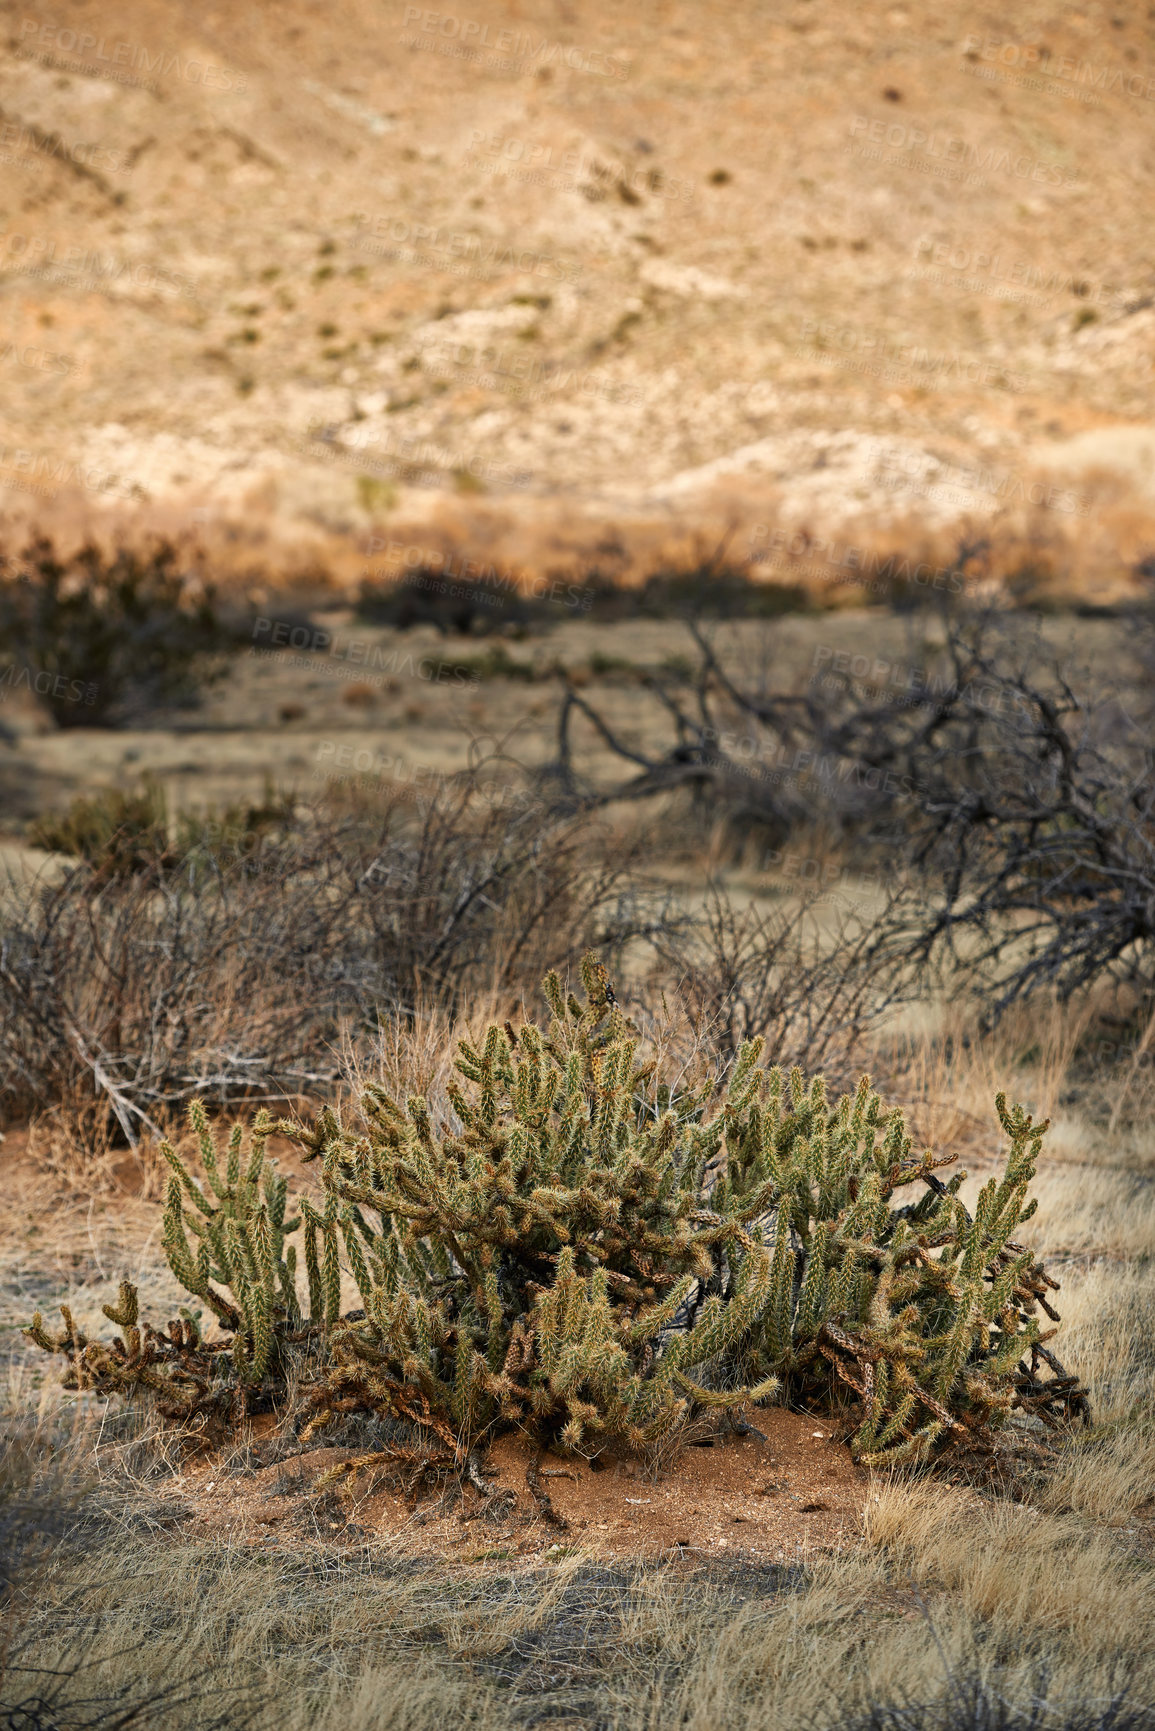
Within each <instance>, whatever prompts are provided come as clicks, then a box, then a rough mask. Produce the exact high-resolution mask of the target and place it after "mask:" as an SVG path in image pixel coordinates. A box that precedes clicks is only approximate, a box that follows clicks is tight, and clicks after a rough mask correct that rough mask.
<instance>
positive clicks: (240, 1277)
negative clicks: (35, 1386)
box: [25, 1100, 301, 1421]
mask: <svg viewBox="0 0 1155 1731" xmlns="http://www.w3.org/2000/svg"><path fill="white" fill-rule="evenodd" d="M189 1121H190V1123H191V1125H192V1128H193V1129H194V1130H195V1131H196V1134H197V1140H198V1143H199V1147H200V1154H201V1159H202V1162H203V1164H204V1169H205V1174H206V1177H207V1179H208V1189H209V1192H210V1193H211V1194H209V1193H206V1192H205V1191H204V1190H203V1189H202V1188H201V1186H200V1185H199V1184H198V1183H197V1182H196V1181H195V1179H194V1178H193V1177H192V1176H191V1174H190V1173H189V1171H188V1168H187V1167H186V1166H185V1164H184V1162H183V1161H182V1160H181V1158H180V1156H179V1155H178V1154H177V1153H176V1151H175V1149H174V1148H173V1147H172V1146H171V1145H170V1144H169V1143H168V1142H162V1143H161V1153H162V1154H163V1155H164V1157H165V1159H166V1160H167V1161H168V1164H169V1166H170V1167H171V1169H172V1176H171V1177H170V1179H169V1183H168V1195H167V1199H166V1203H165V1210H164V1220H163V1225H162V1230H161V1241H162V1243H163V1245H164V1250H165V1255H166V1257H167V1259H168V1265H169V1267H170V1268H171V1269H172V1272H173V1274H174V1275H175V1276H176V1278H177V1279H178V1280H179V1281H180V1283H181V1285H182V1286H183V1287H184V1288H185V1289H186V1291H188V1292H189V1293H191V1294H192V1295H193V1296H194V1297H196V1298H199V1299H201V1300H202V1301H203V1303H204V1304H206V1305H207V1306H208V1308H209V1310H210V1311H211V1312H212V1313H213V1315H214V1316H215V1317H216V1319H217V1321H218V1322H219V1324H220V1325H221V1327H222V1328H223V1329H224V1330H225V1332H226V1334H227V1335H231V1337H232V1339H231V1341H230V1340H228V1339H225V1340H220V1339H217V1340H215V1341H206V1340H205V1339H204V1336H203V1334H202V1330H201V1319H202V1316H203V1314H204V1313H203V1311H201V1310H197V1311H193V1310H190V1309H188V1308H187V1307H186V1306H183V1305H182V1306H181V1308H180V1312H179V1315H178V1317H176V1318H174V1320H173V1321H171V1322H170V1323H169V1325H168V1329H167V1332H165V1333H159V1332H158V1331H157V1330H156V1329H154V1328H152V1327H151V1326H150V1325H149V1324H148V1323H141V1321H140V1316H139V1304H138V1297H137V1291H136V1288H135V1287H134V1286H133V1285H132V1283H131V1282H130V1281H124V1282H123V1283H122V1285H121V1288H120V1301H119V1303H118V1304H116V1305H109V1304H106V1305H105V1306H104V1313H105V1315H106V1316H107V1317H108V1319H109V1320H110V1321H111V1322H115V1323H116V1324H118V1326H119V1327H120V1330H121V1339H120V1340H116V1341H113V1342H112V1343H111V1344H106V1343H105V1342H103V1341H89V1340H88V1339H86V1337H85V1336H84V1335H83V1334H82V1333H81V1331H80V1330H79V1329H78V1328H77V1326H76V1324H75V1322H74V1321H73V1318H72V1313H71V1311H70V1310H69V1308H68V1306H67V1305H62V1306H61V1314H62V1315H63V1317H64V1323H65V1329H64V1333H63V1334H61V1335H59V1336H54V1335H51V1334H49V1333H48V1332H47V1330H46V1329H45V1327H44V1323H43V1319H42V1318H41V1316H40V1314H39V1312H38V1313H37V1315H36V1316H35V1317H34V1318H33V1321H32V1326H31V1327H30V1328H28V1329H26V1330H25V1333H26V1334H27V1335H28V1336H29V1338H30V1339H32V1340H34V1341H35V1342H36V1343H37V1345H38V1346H41V1347H43V1348H44V1349H45V1351H48V1352H60V1353H64V1354H66V1355H67V1357H68V1358H69V1360H70V1364H69V1369H68V1371H67V1372H66V1374H65V1386H66V1387H72V1388H80V1389H94V1390H96V1391H97V1392H99V1393H103V1394H109V1393H118V1394H126V1395H127V1394H132V1393H133V1392H135V1391H137V1390H141V1389H144V1390H148V1391H149V1392H150V1393H151V1394H152V1395H153V1396H154V1397H155V1398H156V1401H157V1405H158V1407H159V1409H160V1411H161V1412H162V1413H163V1414H164V1415H165V1416H166V1417H169V1418H173V1419H187V1418H190V1417H192V1416H193V1415H194V1414H202V1415H208V1416H212V1417H215V1418H217V1419H219V1418H222V1417H225V1416H229V1417H231V1418H232V1419H233V1420H234V1421H236V1420H239V1419H240V1418H241V1417H243V1415H244V1413H245V1412H246V1410H247V1405H248V1401H249V1399H250V1397H251V1395H252V1393H253V1392H254V1391H255V1390H257V1389H259V1388H261V1387H262V1385H267V1384H268V1383H269V1382H270V1380H273V1381H275V1380H276V1379H278V1378H279V1377H280V1376H281V1375H282V1374H283V1372H284V1369H285V1365H284V1362H283V1361H284V1346H285V1343H286V1341H287V1340H288V1339H290V1338H292V1337H293V1336H294V1333H295V1332H296V1331H299V1330H300V1327H301V1314H300V1306H299V1304H298V1301H297V1292H296V1281H295V1274H296V1252H295V1249H294V1247H293V1246H292V1245H288V1246H287V1247H286V1245H285V1238H286V1235H287V1234H288V1233H290V1232H293V1231H295V1230H296V1228H297V1227H298V1226H299V1224H300V1222H299V1221H298V1220H295V1219H294V1220H286V1219H285V1211H286V1203H287V1198H288V1186H287V1183H286V1181H285V1179H284V1178H279V1177H277V1176H276V1175H275V1173H273V1172H272V1171H271V1170H270V1169H269V1168H268V1167H267V1166H266V1164H265V1144H266V1143H267V1141H268V1138H269V1134H270V1131H271V1129H272V1123H271V1121H270V1119H269V1116H268V1114H267V1113H266V1112H261V1113H258V1115H257V1117H256V1119H255V1121H254V1123H253V1128H252V1136H251V1146H250V1151H249V1156H248V1159H247V1161H244V1162H242V1150H243V1143H244V1132H243V1130H242V1128H241V1126H240V1125H239V1124H238V1125H237V1126H236V1127H235V1128H234V1130H233V1133H232V1136H231V1137H230V1140H229V1144H228V1149H227V1152H226V1155H225V1169H224V1172H223V1173H222V1171H221V1167H220V1162H219V1159H218V1154H217V1149H216V1146H215V1144H214V1142H213V1138H212V1134H211V1132H210V1130H209V1126H208V1119H207V1117H206V1115H205V1110H204V1107H203V1105H202V1104H201V1102H200V1101H199V1100H197V1101H194V1102H193V1104H192V1105H191V1106H190V1108H189ZM242 1166H243V1170H242ZM186 1198H187V1199H188V1201H190V1202H191V1204H192V1208H191V1210H186V1207H185V1200H186ZM188 1232H191V1233H192V1234H193V1237H194V1238H196V1239H197V1240H199V1242H198V1244H197V1248H196V1250H195V1251H194V1250H193V1249H192V1247H191V1245H190V1243H189V1239H188ZM214 1281H215V1282H217V1283H218V1285H222V1286H224V1287H225V1288H226V1289H227V1296H226V1294H225V1293H222V1292H220V1291H218V1290H217V1288H216V1287H215V1286H214V1285H213V1284H212V1283H213V1282H214Z"/></svg>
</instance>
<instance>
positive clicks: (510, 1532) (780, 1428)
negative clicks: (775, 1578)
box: [165, 1409, 869, 1561]
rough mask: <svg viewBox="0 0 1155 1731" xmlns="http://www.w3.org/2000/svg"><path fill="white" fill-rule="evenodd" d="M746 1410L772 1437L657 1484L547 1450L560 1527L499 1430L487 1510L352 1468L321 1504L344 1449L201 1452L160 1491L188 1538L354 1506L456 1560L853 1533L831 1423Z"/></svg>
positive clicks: (409, 1540)
mask: <svg viewBox="0 0 1155 1731" xmlns="http://www.w3.org/2000/svg"><path fill="white" fill-rule="evenodd" d="M751 1418H752V1420H753V1421H754V1422H755V1423H756V1424H757V1427H758V1429H759V1430H761V1431H762V1432H763V1433H764V1439H763V1438H759V1437H755V1436H750V1437H736V1436H731V1437H727V1438H726V1439H724V1440H716V1441H714V1442H713V1443H711V1444H710V1446H707V1447H699V1446H690V1447H688V1448H686V1449H684V1450H683V1452H682V1454H681V1455H680V1457H679V1458H678V1459H677V1461H676V1462H675V1463H674V1465H673V1466H672V1467H671V1468H670V1469H668V1470H667V1471H665V1472H663V1473H661V1474H660V1475H659V1476H658V1477H657V1479H656V1480H653V1479H651V1478H650V1477H648V1476H646V1475H645V1474H644V1473H643V1471H642V1469H641V1468H640V1467H637V1466H635V1465H634V1464H632V1463H628V1462H625V1461H620V1460H613V1459H610V1460H605V1461H602V1462H599V1463H598V1470H597V1471H594V1470H593V1469H592V1468H591V1466H590V1465H589V1464H588V1463H587V1462H585V1461H584V1460H581V1459H574V1458H571V1457H562V1456H557V1457H554V1456H553V1455H547V1456H546V1458H545V1460H544V1462H543V1476H544V1481H545V1486H546V1489H547V1491H548V1494H549V1497H550V1499H551V1501H552V1503H553V1505H554V1508H555V1509H556V1511H557V1513H558V1514H559V1515H560V1516H561V1517H562V1518H563V1519H564V1520H565V1522H566V1523H567V1528H566V1529H565V1530H562V1529H560V1528H558V1527H557V1526H555V1525H552V1524H551V1523H549V1522H548V1521H547V1520H545V1519H543V1518H542V1517H541V1516H540V1514H539V1513H538V1511H537V1507H536V1504H535V1503H534V1501H533V1499H532V1497H531V1496H530V1494H529V1492H528V1490H527V1488H526V1482H525V1469H526V1466H527V1464H528V1463H529V1461H530V1458H531V1456H530V1451H529V1449H528V1446H527V1445H526V1444H525V1443H524V1442H523V1441H522V1440H521V1439H520V1438H517V1437H504V1438H502V1439H500V1440H499V1441H498V1443H497V1444H495V1446H494V1448H493V1450H492V1451H491V1453H490V1455H489V1457H488V1461H487V1465H486V1472H487V1474H488V1476H489V1477H490V1479H491V1481H492V1482H493V1483H494V1485H495V1486H496V1488H497V1491H498V1492H499V1493H505V1492H508V1493H511V1494H510V1495H509V1496H508V1497H506V1496H504V1495H501V1496H499V1497H498V1499H496V1506H495V1510H494V1512H493V1513H491V1514H489V1515H487V1516H485V1518H481V1509H482V1503H481V1499H480V1497H479V1496H478V1494H477V1492H476V1491H474V1490H473V1489H472V1488H471V1487H470V1488H467V1490H466V1492H465V1493H464V1496H463V1497H459V1496H458V1495H457V1494H456V1493H453V1494H449V1495H447V1496H445V1497H444V1498H442V1499H441V1500H440V1503H439V1502H438V1501H434V1500H431V1499H425V1500H424V1501H422V1502H420V1503H418V1505H417V1506H416V1508H414V1507H413V1506H412V1505H411V1504H410V1503H409V1502H408V1501H407V1500H406V1498H405V1496H404V1495H403V1493H402V1492H401V1491H400V1490H398V1489H390V1488H387V1487H385V1486H383V1485H381V1484H380V1483H374V1479H375V1478H376V1477H377V1475H374V1474H370V1473H362V1474H360V1475H359V1476H358V1475H353V1476H352V1477H351V1478H350V1480H349V1482H348V1486H347V1489H346V1492H345V1498H344V1500H343V1503H342V1504H341V1505H337V1504H336V1503H335V1502H334V1501H333V1500H332V1499H329V1500H328V1501H327V1502H326V1501H324V1500H321V1501H319V1500H318V1497H317V1486H318V1481H319V1480H321V1479H322V1478H323V1476H324V1475H325V1474H326V1473H330V1474H333V1473H335V1470H336V1469H338V1468H341V1467H343V1466H344V1465H345V1464H346V1463H350V1462H354V1461H355V1460H356V1455H355V1454H354V1453H351V1452H350V1451H349V1450H347V1449H337V1448H314V1449H311V1450H308V1451H307V1452H306V1453H304V1454H302V1455H299V1456H296V1457H293V1458H292V1459H290V1460H289V1461H287V1462H283V1463H281V1464H280V1465H278V1466H270V1467H265V1468H264V1469H262V1470H259V1471H258V1472H257V1473H256V1474H255V1475H253V1476H251V1477H240V1478H238V1477H230V1476H226V1475H225V1474H224V1473H223V1470H222V1466H221V1463H220V1462H219V1461H214V1460H211V1459H209V1460H202V1461H198V1462H196V1463H195V1464H190V1465H188V1466H186V1468H185V1470H184V1474H183V1476H182V1477H181V1478H180V1479H178V1480H175V1481H173V1483H172V1484H171V1486H170V1487H169V1488H168V1489H167V1490H166V1492H165V1494H166V1495H171V1497H172V1498H174V1499H175V1500H177V1501H179V1503H180V1504H181V1505H182V1506H183V1507H184V1508H185V1509H187V1510H188V1511H189V1513H188V1516H187V1519H188V1526H187V1528H186V1530H187V1531H188V1532H189V1533H190V1535H192V1534H195V1533H202V1534H208V1533H212V1534H215V1535H218V1536H227V1537H228V1538H230V1539H235V1540H238V1541H241V1542H245V1541H248V1542H250V1543H251V1542H257V1541H263V1540H267V1541H269V1542H273V1543H279V1542H282V1541H284V1542H291V1541H292V1539H293V1538H294V1537H300V1536H302V1535H304V1534H305V1533H315V1532H317V1531H318V1530H320V1531H321V1532H322V1533H326V1532H330V1533H331V1534H332V1535H333V1536H337V1535H338V1534H340V1533H341V1531H342V1529H343V1528H344V1524H345V1519H346V1516H348V1518H350V1519H351V1520H352V1521H353V1523H354V1526H355V1533H354V1536H360V1537H362V1538H369V1537H372V1538H374V1539H401V1538H404V1540H405V1543H406V1546H407V1548H411V1549H412V1548H415V1549H416V1550H417V1551H419V1552H430V1553H433V1554H436V1555H440V1556H444V1557H445V1558H447V1559H453V1560H458V1561H467V1560H474V1561H476V1560H478V1559H479V1558H480V1557H482V1556H484V1557H487V1558H491V1557H499V1556H501V1555H503V1554H504V1555H510V1556H513V1555H529V1554H533V1553H540V1552H543V1551H548V1550H550V1549H551V1548H552V1549H553V1550H555V1551H556V1549H557V1548H558V1547H561V1548H563V1549H569V1548H575V1547H577V1548H580V1549H581V1550H582V1551H588V1552H589V1553H591V1554H592V1555H594V1556H598V1557H603V1558H604V1557H626V1556H640V1555H648V1556H654V1555H666V1556H677V1555H679V1554H681V1555H685V1556H694V1555H697V1556H712V1557H717V1556H718V1555H719V1554H721V1553H725V1554H726V1555H727V1556H730V1557H734V1556H746V1557H750V1558H756V1559H759V1560H763V1561H773V1560H781V1559H784V1558H796V1557H800V1556H803V1555H805V1554H806V1553H807V1552H810V1551H813V1550H815V1549H818V1548H824V1547H828V1546H830V1545H837V1544H842V1543H847V1542H850V1541H852V1540H853V1539H855V1538H856V1537H857V1536H858V1535H859V1534H860V1532H861V1517H862V1510H863V1507H864V1505H865V1502H866V1496H867V1491H868V1485H869V1475H868V1474H867V1473H866V1472H865V1470H863V1469H861V1468H858V1467H856V1466H855V1465H854V1463H853V1462H852V1461H851V1459H850V1455H849V1453H848V1451H847V1449H846V1448H845V1447H844V1446H843V1445H842V1444H841V1443H840V1442H839V1441H838V1440H837V1439H836V1437H835V1435H834V1434H833V1429H832V1426H831V1425H830V1424H829V1423H828V1422H824V1421H822V1420H816V1419H813V1418H810V1417H807V1416H805V1415H802V1414H798V1413H792V1412H786V1411H783V1410H779V1409H760V1410H759V1411H757V1412H756V1413H752V1414H751ZM445 1505H448V1506H447V1507H446V1506H445ZM443 1507H444V1511H445V1512H440V1510H441V1509H442V1508H443ZM344 1536H345V1537H348V1534H347V1533H346V1534H345V1535H344Z"/></svg>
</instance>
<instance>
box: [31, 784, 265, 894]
mask: <svg viewBox="0 0 1155 1731" xmlns="http://www.w3.org/2000/svg"><path fill="white" fill-rule="evenodd" d="M292 813H293V806H292V801H291V800H290V799H289V798H288V797H287V796H286V795H283V794H277V793H276V792H275V791H274V789H273V787H272V785H271V784H267V785H266V788H265V797H264V800H263V802H261V803H259V804H245V803H238V804H234V805H229V806H224V807H222V808H220V809H219V810H215V811H209V812H204V813H199V812H180V813H176V814H173V813H171V812H170V810H169V805H168V800H167V797H166V794H165V789H164V784H163V783H162V782H158V781H156V780H154V779H152V778H150V777H147V776H146V777H145V778H143V780H142V782H141V784H140V786H139V787H138V788H134V789H127V788H120V787H112V788H103V789H101V791H100V792H99V793H96V794H92V795H81V796H80V797H79V798H78V799H75V800H73V802H72V804H71V805H70V806H69V807H68V809H67V810H66V811H64V812H48V813H46V814H45V815H43V816H41V817H39V818H37V819H36V820H35V821H34V822H33V823H31V824H30V825H29V826H28V839H29V841H30V842H31V843H32V844H33V846H34V847H41V848H46V849H47V850H48V851H49V852H50V853H63V854H70V855H72V856H73V857H74V858H76V859H82V860H84V861H85V862H86V863H87V864H88V865H90V866H92V868H93V870H94V872H95V874H96V876H97V878H107V877H133V876H136V875H137V874H140V873H146V872H150V871H151V872H155V871H157V870H158V869H161V868H163V867H166V866H173V865H175V864H176V863H177V862H178V861H180V860H188V859H189V858H190V857H193V856H199V857H202V858H204V859H206V860H215V861H218V862H220V863H224V862H226V861H228V860H230V859H232V858H235V857H238V856H248V855H251V854H252V853H253V852H254V851H255V850H256V849H257V848H258V847H259V844H260V841H261V838H262V837H263V836H265V835H267V834H268V833H269V832H270V831H271V830H272V829H273V828H274V826H283V825H285V824H286V823H288V822H290V820H291V818H292Z"/></svg>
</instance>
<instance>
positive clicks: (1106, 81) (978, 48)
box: [962, 35, 1155, 102]
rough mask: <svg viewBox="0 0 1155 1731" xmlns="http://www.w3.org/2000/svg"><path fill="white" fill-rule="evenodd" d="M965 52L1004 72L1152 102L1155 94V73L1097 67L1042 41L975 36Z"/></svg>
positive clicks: (963, 47)
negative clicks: (1006, 39)
mask: <svg viewBox="0 0 1155 1731" xmlns="http://www.w3.org/2000/svg"><path fill="white" fill-rule="evenodd" d="M962 52H963V54H964V55H965V56H966V57H967V59H968V60H973V61H977V62H984V63H985V64H986V65H988V66H991V67H993V68H995V69H996V70H998V69H1001V70H1002V71H1003V72H1014V73H1025V74H1031V75H1034V76H1036V77H1038V78H1050V79H1055V80H1057V81H1058V82H1060V83H1063V84H1075V85H1079V86H1082V87H1083V88H1084V89H1086V90H1090V91H1100V92H1102V93H1103V94H1104V95H1108V94H1112V93H1117V94H1126V95H1128V96H1138V97H1140V98H1142V100H1143V101H1145V102H1150V100H1151V98H1152V97H1153V96H1155V75H1152V74H1151V73H1149V72H1124V71H1123V69H1122V67H1119V66H1096V65H1095V64H1094V63H1093V62H1092V61H1090V60H1076V59H1074V58H1073V57H1072V56H1071V55H1069V54H1058V55H1056V54H1052V53H1051V50H1050V49H1049V48H1044V47H1043V45H1042V44H1041V43H1034V42H1007V41H1002V40H1000V39H998V38H992V37H989V36H988V37H982V36H973V35H972V36H968V37H967V38H966V40H965V42H964V43H963V45H962Z"/></svg>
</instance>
